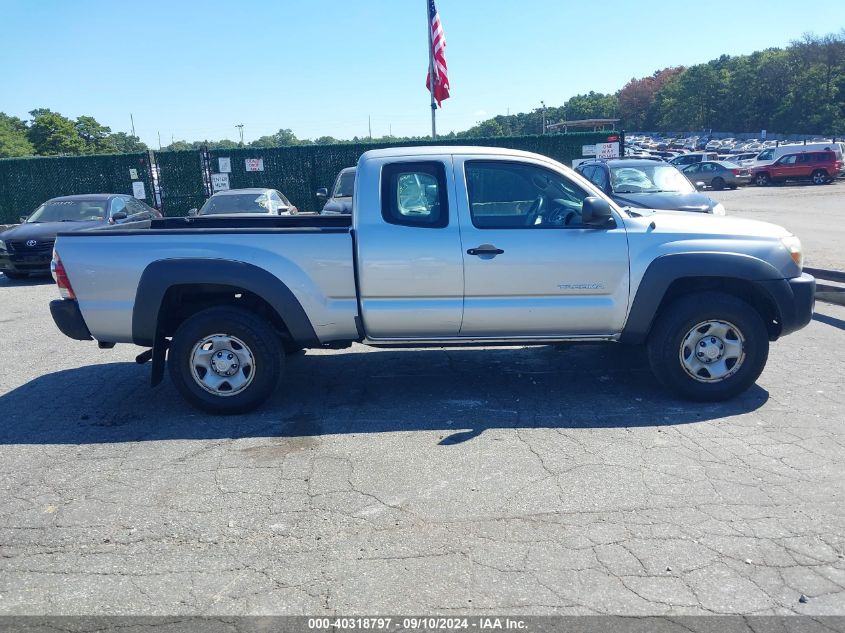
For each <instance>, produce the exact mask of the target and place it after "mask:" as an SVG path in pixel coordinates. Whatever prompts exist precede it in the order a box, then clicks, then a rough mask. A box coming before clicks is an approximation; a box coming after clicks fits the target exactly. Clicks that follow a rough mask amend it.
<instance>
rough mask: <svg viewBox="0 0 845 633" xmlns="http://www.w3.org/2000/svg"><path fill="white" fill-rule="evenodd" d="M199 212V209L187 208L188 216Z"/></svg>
mask: <svg viewBox="0 0 845 633" xmlns="http://www.w3.org/2000/svg"><path fill="white" fill-rule="evenodd" d="M199 213H200V212H199V209H197V208H193V209H188V216H189V217H194V216H195V215H199Z"/></svg>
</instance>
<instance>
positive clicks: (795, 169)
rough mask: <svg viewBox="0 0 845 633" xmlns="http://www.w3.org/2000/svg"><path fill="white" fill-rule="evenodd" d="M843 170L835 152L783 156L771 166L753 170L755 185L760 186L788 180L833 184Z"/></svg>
mask: <svg viewBox="0 0 845 633" xmlns="http://www.w3.org/2000/svg"><path fill="white" fill-rule="evenodd" d="M841 169H842V161H841V160H839V159H837V155H836V153H835V152H833V151H819V152H799V153H795V154H787V155H786V156H781V157H780V158H778V159H777V160H776V161H775V162H774V163H772V164H771V165H763V166H760V167H753V168H752V169H751V171H752V174H753V177H754V183H755V184H757V185H760V186H763V185H768V184H769V183H771V182H785V181H787V180H810V181H811V182H812V183H813V184H814V185H824V184H826V183H830V182H833V180H834V179H835V178H836V177H837V176H838V175H839V172H840V171H841Z"/></svg>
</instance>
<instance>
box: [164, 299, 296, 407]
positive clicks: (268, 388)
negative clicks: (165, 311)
mask: <svg viewBox="0 0 845 633" xmlns="http://www.w3.org/2000/svg"><path fill="white" fill-rule="evenodd" d="M215 334H223V335H226V336H229V337H235V338H236V339H238V342H242V343H243V344H244V345H245V346H246V348H247V352H248V353H249V354H251V357H252V358H253V359H254V364H252V365H251V368H250V375H251V378H249V379H248V382H247V385H246V386H245V387H244V388H243V390H242V391H240V392H238V393H234V394H232V395H222V391H219V392H218V394H219V395H215V393H212V392H210V391H208V390H206V388H204V387H202V386H201V384H200V383H199V382H198V378H195V377H194V374H195V373H196V371H197V370H196V369H194V368H192V366H191V365H192V355H193V352H194V347H195V346H196V345H197V344H198V343H200V342H201V341H202V340H203V339H205V338H206V337H210V336H212V335H215ZM238 349H240V348H238ZM230 358H231V357H230ZM167 362H168V368H169V370H170V378H171V380H173V384H174V385H175V386H176V389H177V390H178V391H179V393H180V394H182V397H184V398H185V400H187V401H188V402H189V403H190V404H192V405H193V406H195V407H197V408H198V409H202V410H203V411H206V412H208V413H216V414H221V415H226V414H236V413H245V412H247V411H251V410H253V409H255V408H256V407H258V406H259V405H260V404H261V403H262V402H264V401H265V400H266V399H267V398H268V397H269V396H270V395H271V394H272V393H273V391H274V390H275V388H276V385H277V383H278V382H279V376H280V375H281V373H282V369H283V365H284V355H283V353H282V346H281V343H280V341H279V336H278V334H277V333H276V331H275V330H274V329H273V328H272V327H271V326H270V324H269V323H267V322H266V321H264V320H263V319H261V318H260V317H258V316H256V315H255V314H254V313H252V312H249V311H248V310H244V309H241V308H229V307H221V308H209V309H207V310H203V311H202V312H198V313H196V314H195V315H193V316H192V317H190V318H188V319H187V320H186V321H185V322H184V323H182V325H180V326H179V329H178V330H176V334H175V335H174V336H173V341H172V342H171V344H170V351H169V353H168V361H167ZM244 370H245V368H241V371H244ZM211 375H212V376H213V374H211ZM224 384H225V383H224ZM230 389H231V388H230Z"/></svg>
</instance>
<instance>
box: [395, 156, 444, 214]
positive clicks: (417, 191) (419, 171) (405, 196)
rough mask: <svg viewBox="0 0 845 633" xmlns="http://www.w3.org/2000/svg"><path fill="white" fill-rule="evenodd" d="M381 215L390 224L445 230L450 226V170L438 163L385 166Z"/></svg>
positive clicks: (422, 162)
mask: <svg viewBox="0 0 845 633" xmlns="http://www.w3.org/2000/svg"><path fill="white" fill-rule="evenodd" d="M381 215H382V218H384V221H385V222H387V223H388V224H397V225H400V226H414V227H420V228H443V227H446V226H448V224H449V201H448V196H447V190H446V169H445V167H444V166H443V163H441V162H438V161H420V162H408V163H391V164H387V165H385V166H384V167H382V173H381Z"/></svg>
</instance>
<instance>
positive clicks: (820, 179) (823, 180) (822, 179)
mask: <svg viewBox="0 0 845 633" xmlns="http://www.w3.org/2000/svg"><path fill="white" fill-rule="evenodd" d="M810 179H811V180H812V181H813V184H814V185H826V184H827V183H828V181H829V180H830V177H829V176H828V175H827V172H826V171H825V170H824V169H817V170H816V171H814V172H813V173H812V175H811V176H810Z"/></svg>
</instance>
